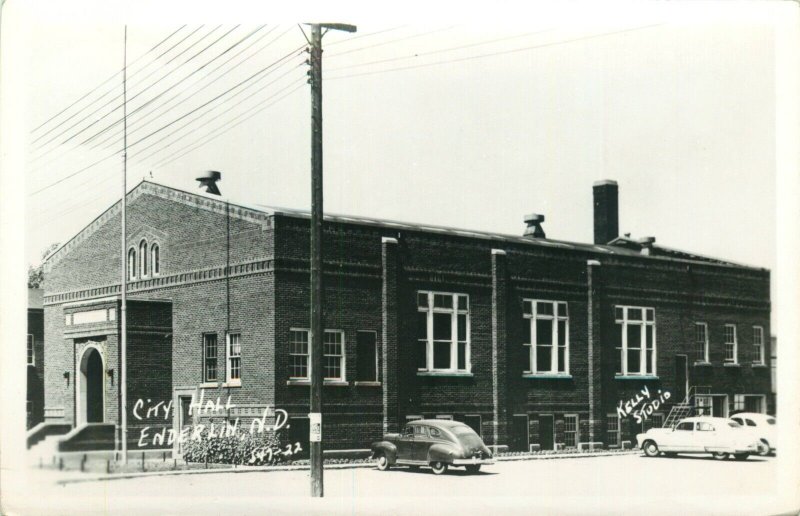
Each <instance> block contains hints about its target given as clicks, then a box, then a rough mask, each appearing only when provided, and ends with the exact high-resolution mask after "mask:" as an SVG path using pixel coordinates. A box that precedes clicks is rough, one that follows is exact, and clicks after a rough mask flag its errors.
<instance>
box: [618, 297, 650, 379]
mask: <svg viewBox="0 0 800 516" xmlns="http://www.w3.org/2000/svg"><path fill="white" fill-rule="evenodd" d="M614 316H615V319H616V323H617V324H616V331H615V340H616V349H617V353H616V354H615V356H616V360H617V368H616V369H617V374H620V375H623V376H645V375H655V374H656V316H655V310H653V309H652V308H642V307H637V306H617V307H615V308H614Z"/></svg>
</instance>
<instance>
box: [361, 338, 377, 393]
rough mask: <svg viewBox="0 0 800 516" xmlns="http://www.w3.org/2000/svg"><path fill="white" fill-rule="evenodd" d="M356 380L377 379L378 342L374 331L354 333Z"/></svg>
mask: <svg viewBox="0 0 800 516" xmlns="http://www.w3.org/2000/svg"><path fill="white" fill-rule="evenodd" d="M356 380H357V381H359V382H377V381H378V343H377V334H376V333H375V332H374V331H360V332H358V333H357V334H356Z"/></svg>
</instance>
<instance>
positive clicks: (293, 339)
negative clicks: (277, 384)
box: [289, 330, 310, 380]
mask: <svg viewBox="0 0 800 516" xmlns="http://www.w3.org/2000/svg"><path fill="white" fill-rule="evenodd" d="M289 378H292V379H295V380H308V379H309V378H310V376H309V374H308V330H292V331H291V333H290V335H289Z"/></svg>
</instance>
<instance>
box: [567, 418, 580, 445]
mask: <svg viewBox="0 0 800 516" xmlns="http://www.w3.org/2000/svg"><path fill="white" fill-rule="evenodd" d="M578 441H579V438H578V415H577V414H567V415H565V416H564V446H566V447H567V448H574V447H575V446H577V443H578Z"/></svg>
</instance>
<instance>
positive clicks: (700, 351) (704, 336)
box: [694, 322, 709, 362]
mask: <svg viewBox="0 0 800 516" xmlns="http://www.w3.org/2000/svg"><path fill="white" fill-rule="evenodd" d="M694 349H695V360H696V361H697V362H709V359H708V325H707V324H706V323H702V322H699V323H694Z"/></svg>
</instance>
